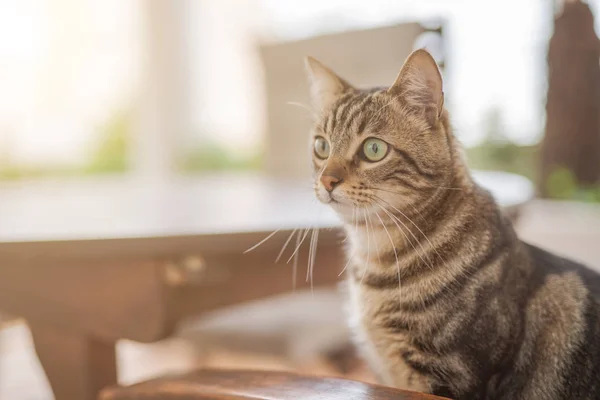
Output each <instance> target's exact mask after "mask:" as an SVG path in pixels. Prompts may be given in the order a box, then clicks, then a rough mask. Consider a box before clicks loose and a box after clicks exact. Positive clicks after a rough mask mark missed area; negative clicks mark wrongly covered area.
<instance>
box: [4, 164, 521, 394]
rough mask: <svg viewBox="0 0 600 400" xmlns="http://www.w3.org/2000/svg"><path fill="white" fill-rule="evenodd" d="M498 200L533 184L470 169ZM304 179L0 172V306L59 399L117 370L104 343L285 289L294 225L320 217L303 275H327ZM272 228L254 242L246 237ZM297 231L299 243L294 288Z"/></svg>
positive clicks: (324, 240)
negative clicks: (26, 334) (16, 322)
mask: <svg viewBox="0 0 600 400" xmlns="http://www.w3.org/2000/svg"><path fill="white" fill-rule="evenodd" d="M477 178H478V180H480V182H481V183H482V184H484V185H485V186H487V187H489V188H490V189H491V190H492V192H494V193H495V195H496V197H497V198H498V199H499V201H500V202H501V203H502V204H503V206H505V207H507V208H514V207H517V206H518V205H520V204H522V203H524V202H525V201H527V200H528V199H529V198H530V197H531V195H532V189H531V185H529V183H528V182H527V181H525V180H522V179H520V178H519V177H516V176H513V175H505V174H500V175H497V174H479V175H478V176H477ZM338 226H339V222H338V220H337V218H336V216H335V215H334V214H333V212H332V211H331V210H330V209H329V208H327V207H325V206H323V205H321V204H319V203H318V202H317V201H316V200H315V199H314V196H313V194H312V190H311V184H310V182H308V181H307V182H302V183H298V182H286V181H275V180H270V179H266V178H264V177H259V176H250V175H246V176H243V175H235V176H231V175H218V176H217V175H215V176H211V177H204V178H194V179H192V178H176V179H174V180H172V181H168V182H166V181H143V180H135V181H134V180H130V179H127V178H106V179H95V180H90V181H67V182H64V181H63V182H37V183H32V182H21V183H10V184H2V185H0V310H2V311H3V312H7V313H9V314H12V315H18V316H22V317H24V318H25V319H26V320H27V321H28V323H29V326H30V329H31V332H32V336H33V340H34V344H35V347H36V351H37V354H38V357H39V359H40V361H41V363H42V366H43V368H44V370H45V372H46V374H47V376H48V379H49V381H50V384H51V386H52V389H53V391H54V394H55V396H56V398H57V399H58V400H63V399H64V400H70V399H80V400H91V399H94V398H95V397H96V396H97V393H98V392H99V390H100V389H101V388H103V387H106V386H108V385H112V384H114V383H115V382H116V379H117V372H116V362H115V343H116V341H117V340H119V339H131V340H135V341H140V342H153V341H157V340H160V339H163V338H165V337H168V336H169V335H170V334H171V333H172V332H173V330H174V329H175V328H176V325H177V323H178V322H179V321H181V320H182V319H184V318H185V317H187V316H190V315H194V314H199V313H202V312H204V311H208V310H212V309H215V308H218V307H224V306H228V305H232V304H237V303H241V302H245V301H249V300H253V299H257V298H261V297H266V296H269V295H273V294H277V293H282V292H286V291H290V290H292V281H293V277H292V275H293V274H292V266H291V264H286V263H285V260H286V259H287V258H288V257H289V255H290V254H291V251H292V247H294V246H293V244H294V243H293V242H294V241H292V243H291V245H290V246H288V250H287V252H286V255H287V256H286V257H283V261H280V262H279V263H278V264H275V263H274V259H275V258H276V256H277V254H278V253H279V250H280V248H281V246H282V245H283V244H284V242H285V240H286V239H287V237H288V236H289V234H290V232H291V230H292V229H294V228H301V229H303V228H308V227H318V228H320V230H321V233H320V235H319V245H318V251H317V257H316V262H315V265H316V267H315V269H314V279H313V281H314V285H315V286H316V285H325V284H331V283H333V282H335V281H336V280H337V279H338V273H339V271H340V270H341V268H342V263H343V257H342V253H341V249H340V246H339V243H340V242H341V240H342V234H341V232H340V231H339V229H337V227H338ZM274 229H280V230H281V231H280V232H278V233H277V234H276V235H275V236H273V237H272V238H271V239H270V240H268V241H267V242H265V243H264V244H263V245H261V246H260V247H258V248H257V249H256V250H254V251H252V252H250V253H248V254H243V252H244V250H246V249H248V248H249V247H251V246H252V245H254V244H256V243H257V242H259V241H261V240H262V239H263V238H264V237H265V236H266V235H267V234H268V233H270V232H271V231H273V230H274ZM308 242H309V240H306V241H305V243H304V245H303V247H302V249H301V250H300V251H299V254H300V257H299V264H298V265H299V269H298V278H297V280H296V282H297V288H306V287H308V286H309V283H307V282H305V279H304V276H305V271H306V265H307V261H308Z"/></svg>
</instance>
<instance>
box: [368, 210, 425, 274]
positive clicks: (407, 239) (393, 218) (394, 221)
mask: <svg viewBox="0 0 600 400" xmlns="http://www.w3.org/2000/svg"><path fill="white" fill-rule="evenodd" d="M375 204H377V205H378V206H379V208H381V209H382V210H383V212H385V213H386V214H387V216H388V217H390V219H391V220H392V222H393V223H394V224H396V227H397V228H398V230H399V231H400V233H402V235H403V236H404V238H405V239H406V241H407V242H408V243H409V244H410V245H411V246H412V248H413V250H414V251H415V253H417V255H418V256H419V258H420V259H421V261H423V263H425V265H427V266H428V267H429V268H430V269H433V266H432V265H430V264H429V263H428V262H427V261H425V259H424V258H423V256H422V255H421V253H420V252H419V251H418V250H417V248H416V247H415V245H414V244H413V242H412V241H411V240H410V238H409V237H408V236H407V235H406V233H404V231H403V230H402V228H400V225H398V222H400V223H401V224H402V226H404V228H405V229H408V227H407V226H406V225H404V223H403V222H402V221H400V219H399V218H398V217H396V216H395V215H393V214H392V213H390V212H389V211H388V210H386V209H385V208H384V207H383V206H382V205H381V204H379V203H377V202H375ZM396 221H398V222H396ZM409 231H410V230H409ZM415 240H416V239H415Z"/></svg>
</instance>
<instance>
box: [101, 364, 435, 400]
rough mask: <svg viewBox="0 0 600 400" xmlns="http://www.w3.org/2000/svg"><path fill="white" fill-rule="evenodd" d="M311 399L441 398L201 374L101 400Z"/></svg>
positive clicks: (353, 384) (360, 386)
mask: <svg viewBox="0 0 600 400" xmlns="http://www.w3.org/2000/svg"><path fill="white" fill-rule="evenodd" d="M157 399H160V400H199V399H227V400H234V399H254V400H257V399H269V400H287V399H294V400H296V399H298V400H301V399H311V400H348V399H352V400H367V399H368V400H384V399H385V400H388V399H389V400H392V399H395V400H436V399H438V400H441V399H443V398H442V397H437V396H432V395H428V394H422V393H416V392H409V391H404V390H398V389H393V388H389V387H385V386H379V385H373V384H367V383H362V382H357V381H351V380H346V379H339V378H325V377H313V376H307V375H299V374H294V373H290V372H269V371H244V370H200V371H196V372H193V373H190V374H186V375H181V376H173V377H162V378H157V379H154V380H150V381H146V382H142V383H138V384H135V385H132V386H128V387H113V388H107V389H105V390H104V391H103V392H102V393H101V394H100V400H157Z"/></svg>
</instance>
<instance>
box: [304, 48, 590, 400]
mask: <svg viewBox="0 0 600 400" xmlns="http://www.w3.org/2000/svg"><path fill="white" fill-rule="evenodd" d="M306 65H307V71H308V76H309V80H310V84H311V85H310V87H311V95H312V100H313V103H314V104H315V106H316V108H317V110H318V115H319V118H318V121H317V124H316V126H315V128H314V129H313V133H312V137H311V149H312V155H313V165H314V179H315V182H314V189H315V192H316V195H317V197H318V199H319V200H320V201H321V202H323V203H326V204H329V205H330V206H331V207H332V208H333V209H334V210H335V211H336V212H337V214H339V216H340V217H341V218H342V220H343V221H344V224H345V230H346V232H347V235H348V241H347V243H348V247H347V256H348V267H347V283H348V294H349V305H350V311H351V312H350V320H351V325H352V327H353V329H354V332H355V337H356V342H357V345H358V347H359V348H360V350H361V352H362V354H363V356H364V358H365V359H366V360H367V362H368V364H369V365H370V367H371V369H372V370H373V372H374V373H375V374H376V376H377V377H378V378H379V379H380V381H381V382H382V383H384V384H387V385H390V386H395V387H399V388H405V389H409V390H415V391H421V392H427V393H433V394H437V395H441V396H446V397H450V398H453V399H510V400H515V399H536V400H537V399H540V400H541V399H598V398H600V306H599V298H600V275H597V274H596V273H595V272H592V271H591V270H589V269H587V268H585V267H584V266H582V265H579V264H577V263H575V262H572V261H569V260H566V259H563V258H559V257H557V256H555V255H552V254H550V253H548V252H546V251H544V250H542V249H539V248H537V247H534V246H532V245H529V244H527V243H524V242H522V241H521V240H519V238H518V237H517V236H516V234H515V232H514V230H513V228H512V226H511V223H510V222H509V220H508V219H507V217H505V216H504V215H503V214H502V212H501V211H500V210H499V208H498V206H497V205H496V203H495V202H494V199H493V198H492V196H491V195H490V193H488V192H487V191H486V190H484V189H482V188H481V187H480V186H478V185H477V184H476V183H475V182H474V181H473V179H472V177H471V176H470V174H469V171H468V169H467V167H466V166H465V163H464V161H463V158H462V153H461V150H460V147H459V144H458V142H457V140H456V138H455V137H454V136H453V134H452V129H451V127H450V122H449V116H448V112H447V111H446V110H445V108H444V96H443V91H442V78H441V75H440V72H439V70H438V68H437V65H436V63H435V61H434V59H433V58H432V57H431V56H430V54H429V53H428V52H426V51H425V50H417V51H415V52H413V53H412V54H411V55H410V56H409V57H408V58H407V60H406V62H405V64H404V66H403V67H402V69H401V71H400V73H399V75H398V77H397V78H396V80H395V82H394V83H393V84H392V86H391V87H389V88H372V89H366V90H362V89H357V88H354V87H353V86H351V85H350V84H349V83H348V82H347V81H345V80H344V79H342V78H340V77H339V76H337V75H336V74H335V73H334V72H332V71H331V70H330V69H329V68H327V67H326V66H324V65H323V64H321V63H320V62H318V61H317V60H315V59H313V58H307V60H306Z"/></svg>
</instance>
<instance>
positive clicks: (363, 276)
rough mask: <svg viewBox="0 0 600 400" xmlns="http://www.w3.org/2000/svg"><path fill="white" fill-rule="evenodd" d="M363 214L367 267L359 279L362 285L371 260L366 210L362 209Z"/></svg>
mask: <svg viewBox="0 0 600 400" xmlns="http://www.w3.org/2000/svg"><path fill="white" fill-rule="evenodd" d="M363 214H364V216H365V227H366V229H367V265H366V266H365V269H364V271H363V274H362V278H360V283H362V281H363V279H365V275H366V274H367V270H368V269H369V261H370V260H371V243H370V242H371V241H370V239H369V224H368V223H367V209H366V208H363Z"/></svg>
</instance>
